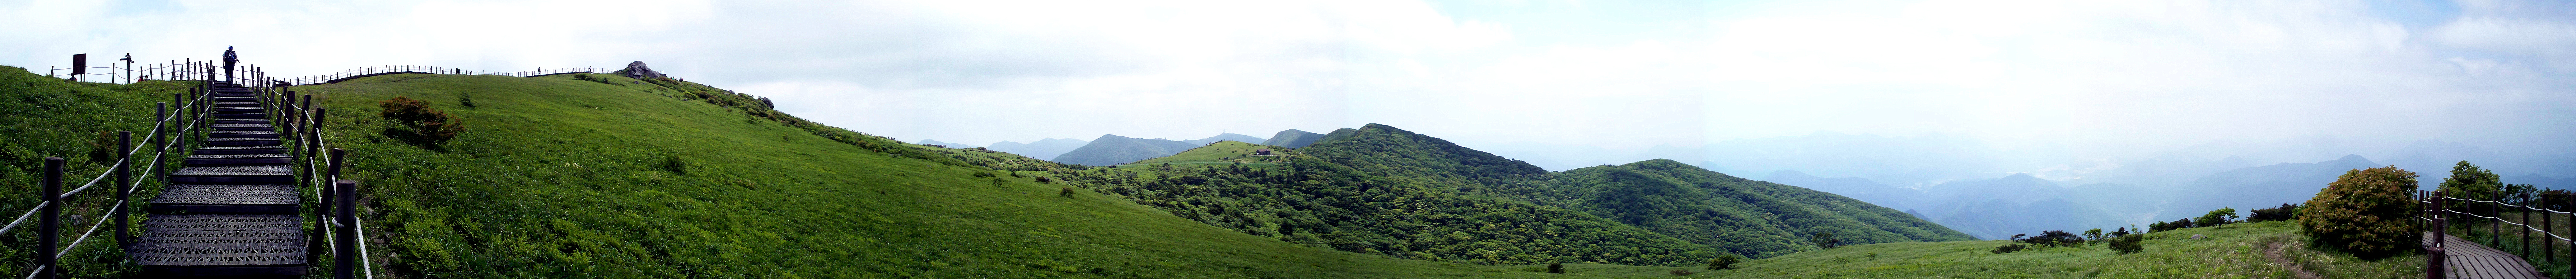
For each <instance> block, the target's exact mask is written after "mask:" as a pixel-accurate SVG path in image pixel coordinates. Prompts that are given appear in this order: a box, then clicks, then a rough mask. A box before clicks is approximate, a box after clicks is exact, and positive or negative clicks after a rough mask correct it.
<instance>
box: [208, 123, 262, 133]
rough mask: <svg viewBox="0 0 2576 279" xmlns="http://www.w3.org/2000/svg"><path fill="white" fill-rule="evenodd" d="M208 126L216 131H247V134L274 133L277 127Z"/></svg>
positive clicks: (255, 125)
mask: <svg viewBox="0 0 2576 279" xmlns="http://www.w3.org/2000/svg"><path fill="white" fill-rule="evenodd" d="M210 125H211V126H214V127H215V130H216V131H249V132H268V131H275V130H277V126H276V125H268V124H210Z"/></svg>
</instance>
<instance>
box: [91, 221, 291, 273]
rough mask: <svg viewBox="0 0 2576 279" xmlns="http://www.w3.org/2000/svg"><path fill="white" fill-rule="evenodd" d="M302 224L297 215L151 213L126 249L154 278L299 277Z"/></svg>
mask: <svg viewBox="0 0 2576 279" xmlns="http://www.w3.org/2000/svg"><path fill="white" fill-rule="evenodd" d="M302 221H303V220H301V219H300V218H298V217H297V216H296V215H267V214H259V215H252V214H154V215H152V216H151V218H149V219H145V220H144V221H143V224H142V225H143V234H141V235H137V236H136V237H135V243H134V246H133V248H132V249H130V250H128V251H129V253H130V254H131V255H133V256H134V260H135V263H137V264H141V265H143V268H144V272H145V273H147V274H153V275H162V276H181V275H231V276H244V275H302V274H304V273H305V272H306V271H305V268H304V265H305V264H306V263H308V262H309V260H308V259H306V258H305V252H306V249H307V248H309V247H306V246H305V245H307V243H306V242H305V238H304V237H305V235H304V230H303V228H302V227H303V222H302Z"/></svg>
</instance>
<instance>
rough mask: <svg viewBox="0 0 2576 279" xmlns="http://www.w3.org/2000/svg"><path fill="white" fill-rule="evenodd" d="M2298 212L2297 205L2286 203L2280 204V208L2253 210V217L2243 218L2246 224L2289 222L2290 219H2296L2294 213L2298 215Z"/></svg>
mask: <svg viewBox="0 0 2576 279" xmlns="http://www.w3.org/2000/svg"><path fill="white" fill-rule="evenodd" d="M2298 212H2299V205H2298V204H2288V203H2284V204H2281V206H2280V207H2273V208H2265V209H2255V210H2254V216H2250V217H2245V221H2246V222H2263V221H2289V220H2290V219H2291V218H2297V217H2295V214H2296V213H2298Z"/></svg>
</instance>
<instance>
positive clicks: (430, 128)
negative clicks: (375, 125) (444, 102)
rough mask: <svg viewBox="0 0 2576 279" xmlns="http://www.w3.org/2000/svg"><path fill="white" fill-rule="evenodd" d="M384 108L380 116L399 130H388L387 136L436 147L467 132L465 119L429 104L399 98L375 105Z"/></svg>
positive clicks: (378, 114) (394, 128)
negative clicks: (392, 122)
mask: <svg viewBox="0 0 2576 279" xmlns="http://www.w3.org/2000/svg"><path fill="white" fill-rule="evenodd" d="M376 106H377V107H381V108H384V111H383V112H379V113H377V114H376V116H378V117H384V118H385V119H389V120H393V121H394V123H396V127H393V128H390V129H386V130H385V136H386V137H391V138H395V139H401V140H404V141H406V142H411V143H413V144H418V145H422V146H436V145H438V144H440V143H445V142H447V140H449V139H455V138H456V135H457V134H459V133H463V132H465V125H464V123H461V121H463V120H464V118H461V117H456V116H455V115H449V114H447V112H442V111H438V109H437V108H431V107H429V102H422V101H420V100H414V99H411V98H405V97H400V96H396V97H394V98H393V99H386V100H385V101H384V102H379V103H376Z"/></svg>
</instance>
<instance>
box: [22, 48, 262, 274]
mask: <svg viewBox="0 0 2576 279" xmlns="http://www.w3.org/2000/svg"><path fill="white" fill-rule="evenodd" d="M199 89H203V88H199ZM191 91H192V93H193V94H195V95H197V97H196V98H195V99H193V100H189V99H188V98H186V97H184V95H180V94H172V96H171V98H172V100H174V101H179V102H175V103H177V105H178V109H170V105H172V104H173V103H161V104H160V108H161V109H160V111H159V112H155V113H154V114H155V115H154V118H155V119H153V124H152V131H150V132H146V133H144V140H145V141H147V142H146V143H145V144H143V145H135V144H133V140H134V137H133V133H132V132H130V131H119V132H118V133H117V134H118V145H119V147H120V148H119V149H124V150H125V152H124V153H123V154H120V156H118V157H117V159H116V161H114V162H112V163H110V164H108V166H107V170H105V171H102V172H101V173H100V174H99V175H98V176H97V177H95V178H91V179H90V181H89V182H85V183H82V184H81V186H80V187H77V188H74V189H72V190H71V191H68V192H64V191H58V190H59V189H61V185H62V180H61V179H60V178H61V177H62V175H63V164H64V160H63V159H62V158H61V157H46V158H45V173H44V175H45V179H44V181H43V182H42V183H43V185H41V186H42V190H41V191H42V192H39V193H38V195H37V198H38V200H40V202H38V203H37V204H36V206H35V207H33V208H29V209H28V211H27V213H23V214H19V216H18V218H16V219H13V220H10V221H9V224H8V225H5V226H0V233H8V232H9V231H11V230H14V229H17V228H18V227H19V225H21V224H24V223H25V222H26V221H27V219H30V218H35V219H37V224H38V229H37V231H36V234H37V243H38V247H37V249H36V250H37V254H36V255H34V256H35V258H36V262H35V264H34V265H32V266H30V267H29V268H28V269H29V270H28V274H27V278H37V277H39V276H43V275H47V274H54V273H59V272H60V271H59V269H60V268H61V266H60V265H59V264H57V263H58V262H59V260H60V259H61V258H62V257H63V256H66V255H70V253H71V252H72V251H73V250H76V249H78V248H80V247H81V244H85V243H88V241H89V239H90V238H91V237H93V236H96V235H97V234H98V231H99V229H100V228H102V227H104V226H106V225H107V224H108V223H109V220H115V221H117V222H116V223H117V227H116V235H117V237H116V239H117V241H118V242H119V243H125V242H129V241H131V238H130V237H128V236H127V232H128V231H127V228H129V223H128V222H126V220H130V218H129V217H128V214H127V211H128V210H129V209H130V208H131V206H129V205H130V204H131V203H132V201H133V199H132V198H131V197H132V194H133V193H134V192H136V191H137V190H140V189H141V188H142V187H140V186H142V185H144V183H145V182H148V181H150V180H152V179H150V178H151V177H156V176H151V175H145V176H143V177H144V179H134V178H135V177H134V175H133V170H134V167H135V166H136V165H137V164H136V162H137V161H135V159H137V158H135V157H136V156H135V155H137V154H141V153H143V151H144V150H145V148H147V147H151V146H152V145H153V144H151V143H150V141H155V140H158V141H160V144H159V145H160V147H159V148H152V149H151V150H152V154H151V156H150V157H151V158H152V159H151V160H152V162H153V164H152V165H150V166H144V171H145V173H151V171H154V170H157V169H158V167H159V166H160V163H161V162H163V161H165V160H167V159H168V158H169V157H168V154H169V153H171V152H173V149H185V148H186V147H187V142H188V141H190V140H193V139H190V138H187V137H178V136H175V135H178V134H186V133H190V132H194V131H201V130H199V129H197V127H198V126H199V124H200V123H204V122H205V121H204V120H205V118H206V117H207V115H208V114H206V113H200V112H196V111H195V110H201V109H204V108H205V106H204V105H202V104H204V103H205V102H206V101H207V100H210V99H209V98H211V96H213V94H212V93H211V90H191ZM183 115H188V116H183ZM183 117H186V118H189V119H186V120H188V122H189V123H188V124H186V125H172V124H173V122H177V121H180V120H182V119H180V118H183ZM165 130H166V132H165ZM165 135H171V136H172V137H171V138H170V139H163V138H162V137H163V136H165ZM110 177H114V178H115V179H116V181H117V182H115V183H114V184H113V185H117V186H118V188H120V189H119V190H118V191H116V194H117V195H116V197H115V199H116V201H115V202H111V203H109V204H108V205H107V206H106V209H105V210H103V211H104V212H106V214H99V218H98V221H97V222H95V223H92V224H90V228H89V229H87V230H83V231H82V232H81V234H80V235H79V236H76V237H74V238H73V240H72V241H71V243H70V244H69V245H63V246H62V247H56V246H55V245H56V244H58V243H60V242H58V241H57V240H59V238H58V236H57V234H59V233H60V226H59V224H58V223H60V221H61V218H60V216H59V214H60V212H61V211H62V210H63V209H64V208H63V207H64V204H65V202H64V200H68V199H72V198H76V197H78V194H81V193H84V192H85V191H87V190H89V189H90V187H93V186H96V185H98V184H99V183H100V182H104V181H107V179H109V178H110ZM165 182H166V181H165ZM38 213H42V215H41V216H39V215H38Z"/></svg>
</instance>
